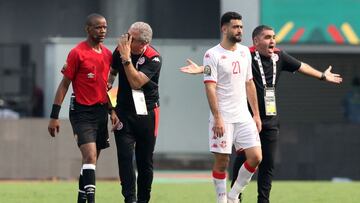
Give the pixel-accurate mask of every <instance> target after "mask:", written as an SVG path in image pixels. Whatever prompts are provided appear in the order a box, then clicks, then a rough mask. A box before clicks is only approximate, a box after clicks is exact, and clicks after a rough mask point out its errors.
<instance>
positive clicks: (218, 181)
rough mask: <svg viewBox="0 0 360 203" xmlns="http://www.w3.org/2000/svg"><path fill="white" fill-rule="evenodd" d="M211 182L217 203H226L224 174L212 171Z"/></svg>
mask: <svg viewBox="0 0 360 203" xmlns="http://www.w3.org/2000/svg"><path fill="white" fill-rule="evenodd" d="M213 181H214V186H215V192H216V198H217V203H227V196H226V173H219V172H214V171H213Z"/></svg>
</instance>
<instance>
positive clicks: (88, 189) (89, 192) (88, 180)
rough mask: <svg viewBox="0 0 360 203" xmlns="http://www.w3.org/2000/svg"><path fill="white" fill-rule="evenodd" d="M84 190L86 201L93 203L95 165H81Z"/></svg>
mask: <svg viewBox="0 0 360 203" xmlns="http://www.w3.org/2000/svg"><path fill="white" fill-rule="evenodd" d="M83 179H84V190H85V193H86V197H87V201H88V203H95V188H96V187H95V165H94V164H84V165H83Z"/></svg>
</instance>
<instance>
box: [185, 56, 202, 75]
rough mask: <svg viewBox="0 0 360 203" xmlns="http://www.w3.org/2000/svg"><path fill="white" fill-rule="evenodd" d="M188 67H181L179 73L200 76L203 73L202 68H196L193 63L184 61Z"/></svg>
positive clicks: (188, 60)
mask: <svg viewBox="0 0 360 203" xmlns="http://www.w3.org/2000/svg"><path fill="white" fill-rule="evenodd" d="M186 61H187V63H188V64H189V65H187V66H184V67H181V68H180V71H181V72H183V73H188V74H194V75H196V74H201V73H203V72H204V66H198V65H197V64H196V63H195V62H193V61H192V60H190V59H187V60H186Z"/></svg>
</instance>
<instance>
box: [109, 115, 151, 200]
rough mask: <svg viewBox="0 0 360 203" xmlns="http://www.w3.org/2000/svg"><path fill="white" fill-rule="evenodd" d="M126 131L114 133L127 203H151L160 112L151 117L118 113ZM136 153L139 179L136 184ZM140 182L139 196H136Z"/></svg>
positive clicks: (120, 174) (123, 129) (121, 130)
mask: <svg viewBox="0 0 360 203" xmlns="http://www.w3.org/2000/svg"><path fill="white" fill-rule="evenodd" d="M116 112H117V115H118V117H119V119H120V121H121V122H122V123H123V128H122V129H120V130H116V131H115V142H116V148H117V157H118V166H119V176H120V181H121V186H122V194H123V196H124V198H125V202H126V203H128V202H131V203H132V202H136V200H137V202H139V203H140V202H141V203H142V202H149V200H150V192H151V185H152V181H153V152H154V148H155V142H156V136H157V132H156V131H157V123H158V122H157V121H158V113H157V112H158V111H157V109H154V110H149V111H148V115H136V113H132V112H123V111H119V110H117V111H116ZM134 154H135V160H136V166H137V171H138V177H137V181H136V176H135V167H134V164H133V163H134V162H133V160H134ZM136 182H137V194H136Z"/></svg>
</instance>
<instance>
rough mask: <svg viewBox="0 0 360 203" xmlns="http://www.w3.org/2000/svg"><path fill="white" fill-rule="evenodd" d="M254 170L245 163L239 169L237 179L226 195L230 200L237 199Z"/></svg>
mask: <svg viewBox="0 0 360 203" xmlns="http://www.w3.org/2000/svg"><path fill="white" fill-rule="evenodd" d="M255 170H256V168H252V167H251V166H249V164H248V163H247V162H245V163H244V164H243V165H242V166H241V167H240V169H239V174H238V177H237V178H236V181H235V183H234V185H233V186H232V188H231V190H230V192H229V194H228V196H229V198H230V199H237V198H238V197H239V194H240V193H242V192H243V191H244V189H245V187H246V186H247V185H248V184H249V182H250V180H251V177H252V176H253V175H254V173H255Z"/></svg>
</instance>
